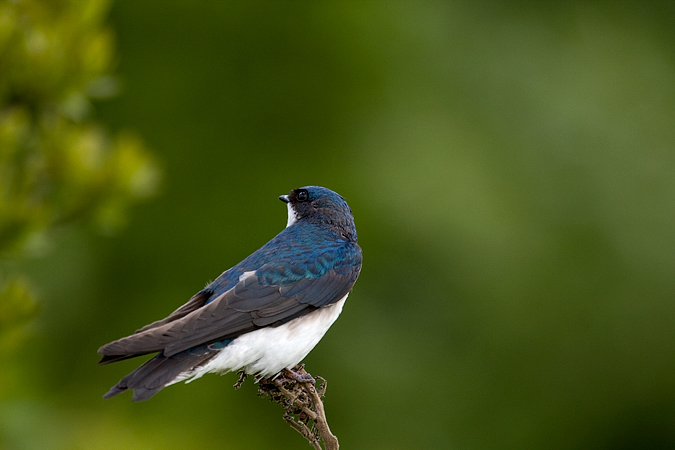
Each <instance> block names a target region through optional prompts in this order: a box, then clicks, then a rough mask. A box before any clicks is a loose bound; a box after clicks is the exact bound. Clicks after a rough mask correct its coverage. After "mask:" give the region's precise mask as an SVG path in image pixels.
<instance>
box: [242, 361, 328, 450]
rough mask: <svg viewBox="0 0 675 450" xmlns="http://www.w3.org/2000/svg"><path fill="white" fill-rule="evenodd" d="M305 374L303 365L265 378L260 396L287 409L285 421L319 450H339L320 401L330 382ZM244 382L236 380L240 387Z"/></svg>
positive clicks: (261, 384)
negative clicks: (317, 384)
mask: <svg viewBox="0 0 675 450" xmlns="http://www.w3.org/2000/svg"><path fill="white" fill-rule="evenodd" d="M316 378H317V380H318V381H319V388H318V390H317V387H316V380H314V378H313V377H312V376H311V375H310V374H309V373H307V372H306V371H305V368H304V366H295V367H294V368H293V370H286V369H285V370H284V371H283V372H282V373H281V374H279V375H278V376H277V377H275V378H271V379H269V378H262V379H261V380H260V381H259V384H258V395H259V396H261V397H265V396H269V397H270V401H272V402H273V403H278V404H280V405H281V406H282V408H284V416H283V418H284V420H285V421H286V422H287V423H288V424H289V425H290V426H291V427H293V429H295V430H296V431H297V432H298V433H300V434H301V435H302V436H303V437H304V438H305V439H307V441H308V442H309V444H310V445H311V446H312V447H314V448H315V449H316V450H322V448H321V442H323V445H324V448H325V450H338V449H339V448H340V445H339V443H338V439H337V437H335V435H334V434H333V433H332V432H331V431H330V427H329V426H328V421H327V420H326V410H325V408H324V406H323V401H322V400H321V398H322V397H323V396H324V395H325V393H326V387H327V386H328V382H327V381H326V380H325V379H323V378H321V377H316ZM241 382H243V379H241V377H240V380H239V381H237V385H241Z"/></svg>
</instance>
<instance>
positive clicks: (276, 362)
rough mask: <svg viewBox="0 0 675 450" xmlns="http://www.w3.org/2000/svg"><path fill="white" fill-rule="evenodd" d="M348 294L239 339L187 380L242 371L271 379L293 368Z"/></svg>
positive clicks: (323, 329) (335, 316)
mask: <svg viewBox="0 0 675 450" xmlns="http://www.w3.org/2000/svg"><path fill="white" fill-rule="evenodd" d="M347 295H349V294H347ZM347 295H345V296H344V297H343V298H342V299H341V300H340V301H338V302H337V303H334V304H332V305H331V306H327V307H324V308H320V309H318V310H316V311H314V312H311V313H309V314H306V315H304V316H302V317H298V318H296V319H293V320H291V321H290V322H288V323H285V324H283V325H280V326H278V327H267V328H261V329H260V330H256V331H252V332H250V333H246V334H243V335H241V336H239V337H238V338H236V339H235V340H234V341H232V342H231V343H230V344H229V345H228V346H227V347H225V348H224V349H222V350H221V351H220V353H218V355H216V356H215V357H214V358H213V359H211V360H210V361H209V362H208V363H206V364H205V365H204V366H202V367H198V368H195V369H194V371H193V372H192V373H191V374H190V375H189V378H192V379H194V378H199V377H201V376H202V375H203V374H205V373H208V372H216V373H226V372H232V371H236V370H242V369H243V370H244V372H246V373H247V374H249V375H259V376H263V377H270V376H272V375H276V374H277V373H279V372H280V371H281V370H282V369H284V368H291V367H293V366H294V365H296V364H298V363H299V362H300V361H302V360H303V358H304V357H305V356H307V354H308V353H309V352H310V351H311V350H312V349H313V348H314V346H316V344H318V342H319V341H320V340H321V338H322V337H323V335H324V334H326V331H328V328H330V326H331V325H332V324H333V322H335V320H336V319H337V318H338V316H339V315H340V312H341V311H342V306H343V305H344V303H345V300H346V299H347ZM182 379H185V378H182ZM176 381H179V380H176ZM174 382H175V381H174Z"/></svg>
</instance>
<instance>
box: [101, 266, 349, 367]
mask: <svg viewBox="0 0 675 450" xmlns="http://www.w3.org/2000/svg"><path fill="white" fill-rule="evenodd" d="M351 262H352V264H349V265H342V266H340V267H334V268H331V269H330V270H328V271H326V272H325V273H323V275H321V276H319V277H316V278H312V277H301V278H299V279H298V280H297V281H295V282H293V283H290V284H285V285H281V284H269V283H268V282H267V281H266V279H265V277H262V276H259V275H257V274H258V273H262V272H264V267H263V268H262V269H261V270H259V271H257V272H246V273H244V274H243V275H242V276H241V278H240V280H239V282H238V283H237V284H236V285H235V286H234V287H233V288H231V289H229V290H228V291H226V292H224V293H222V294H221V295H219V296H218V297H216V298H215V299H213V300H211V301H209V303H206V304H202V305H201V306H198V304H199V303H200V302H201V301H202V300H195V301H194V303H193V305H192V306H191V307H188V305H190V302H188V304H186V305H185V306H184V307H182V308H179V309H178V310H176V311H175V312H174V313H173V314H172V315H171V316H169V317H168V318H167V319H164V320H163V321H159V322H155V323H153V324H151V325H149V326H146V327H144V328H141V330H139V332H138V333H136V334H133V335H131V336H128V337H125V338H122V339H119V340H117V341H114V342H111V343H109V344H106V345H104V346H102V347H101V348H100V349H99V350H98V353H99V354H101V355H104V358H103V360H102V363H105V362H112V361H116V360H120V359H126V358H129V357H133V356H138V355H143V354H147V353H153V352H162V353H163V355H164V356H167V357H168V356H171V355H175V354H177V353H179V352H181V351H183V350H187V349H190V348H192V347H195V346H198V345H201V344H207V343H212V342H216V341H221V340H225V339H233V338H236V337H237V336H240V335H241V334H243V333H247V332H250V331H254V330H256V329H259V328H262V327H267V326H278V325H281V324H283V323H286V322H288V321H290V320H292V319H294V318H296V317H300V316H302V315H304V314H307V313H309V312H311V311H314V310H316V309H317V308H320V307H323V306H327V305H330V304H332V303H335V302H337V301H338V300H340V299H341V298H343V297H344V296H345V295H347V293H348V292H349V290H350V289H351V288H352V286H353V285H354V282H355V281H356V278H357V277H358V274H359V271H360V270H361V261H360V254H359V255H358V257H356V258H354V260H352V261H351ZM198 295H199V294H198ZM193 299H194V297H193ZM192 307H194V308H196V309H194V310H191V311H189V310H190V308H192ZM183 308H185V309H183ZM183 313H186V314H183ZM172 316H174V317H175V319H173V320H171V321H168V319H169V318H171V317H172Z"/></svg>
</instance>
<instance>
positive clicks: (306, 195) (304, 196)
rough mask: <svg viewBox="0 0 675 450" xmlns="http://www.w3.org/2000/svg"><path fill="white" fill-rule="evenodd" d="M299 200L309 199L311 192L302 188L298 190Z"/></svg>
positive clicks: (297, 197)
mask: <svg viewBox="0 0 675 450" xmlns="http://www.w3.org/2000/svg"><path fill="white" fill-rule="evenodd" d="M295 198H296V199H297V200H298V201H299V202H306V201H307V200H309V192H307V191H306V190H305V189H300V190H299V191H298V195H297V196H296V197H295Z"/></svg>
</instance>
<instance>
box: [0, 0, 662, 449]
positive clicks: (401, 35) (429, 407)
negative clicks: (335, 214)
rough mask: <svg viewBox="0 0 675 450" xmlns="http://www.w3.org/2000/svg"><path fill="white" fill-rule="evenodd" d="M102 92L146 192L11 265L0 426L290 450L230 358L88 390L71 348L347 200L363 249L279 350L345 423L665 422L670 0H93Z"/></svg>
mask: <svg viewBox="0 0 675 450" xmlns="http://www.w3.org/2000/svg"><path fill="white" fill-rule="evenodd" d="M110 24H111V26H112V27H113V28H114V30H115V32H116V35H117V49H118V55H119V65H118V69H117V74H118V75H119V78H120V80H121V82H122V87H123V89H122V93H121V95H119V96H118V97H117V98H115V99H113V100H111V101H107V102H101V103H99V104H97V105H96V116H97V118H98V119H99V120H101V121H103V122H104V123H106V124H107V125H108V127H109V128H110V129H111V130H112V131H114V132H116V131H118V130H126V129H131V130H134V131H135V132H137V133H138V134H139V135H140V136H142V137H143V139H144V140H145V142H146V144H147V145H148V146H149V147H150V148H151V149H153V150H154V152H155V155H156V156H157V158H158V159H159V161H160V163H161V165H162V168H163V171H164V181H163V188H162V192H161V193H160V195H159V196H158V197H156V198H155V199H154V200H151V201H149V202H147V203H145V204H143V205H142V206H140V207H137V208H136V209H135V210H134V211H133V213H132V216H131V220H130V223H129V226H128V227H127V228H125V229H124V230H122V231H121V232H120V233H119V234H117V235H114V236H100V235H95V234H92V233H91V232H90V231H87V230H85V229H80V228H75V229H72V228H71V229H68V230H64V231H62V232H61V233H60V234H59V235H58V236H57V239H56V242H55V244H54V245H53V246H52V247H51V248H50V249H49V251H48V252H47V253H46V254H45V255H43V256H42V257H40V258H37V257H36V258H33V259H32V260H30V261H29V262H28V263H27V264H26V265H27V269H28V270H29V272H30V274H31V277H32V279H33V281H34V283H35V285H36V286H37V291H38V293H39V297H40V299H41V303H42V313H41V315H40V316H39V318H38V319H37V320H36V321H35V322H34V324H33V325H32V327H31V332H32V333H33V338H32V339H31V340H30V341H29V344H28V346H27V347H26V348H25V350H24V351H23V352H21V353H19V358H17V360H16V361H11V362H10V363H8V365H7V366H6V367H8V368H9V370H11V371H12V373H13V374H14V375H15V379H16V380H17V381H15V383H14V386H13V389H14V396H13V399H11V400H10V401H9V402H8V403H7V404H5V405H2V406H0V414H2V416H3V421H4V423H5V425H4V430H3V432H4V433H6V436H7V439H6V442H8V445H9V447H8V449H7V450H23V449H41V450H42V449H47V450H49V449H161V450H170V449H185V448H200V449H205V450H207V449H219V450H221V449H223V450H224V449H230V448H232V449H248V448H250V449H267V448H269V449H272V448H274V449H277V448H309V446H308V445H307V443H306V442H304V440H303V439H302V438H301V437H300V436H299V435H298V434H297V433H295V432H294V431H293V430H291V429H290V427H288V425H287V424H285V423H284V422H283V420H282V419H281V410H280V408H279V407H278V406H276V405H272V404H270V403H269V402H267V401H266V400H262V399H259V398H256V396H255V392H256V390H255V387H254V386H253V385H252V383H251V382H250V381H249V382H247V383H246V384H245V385H244V387H243V388H242V389H241V390H239V391H235V390H234V389H233V388H232V384H234V382H235V380H236V377H235V376H234V375H233V374H229V375H226V376H223V377H219V376H215V375H210V376H206V377H204V378H203V379H200V380H199V381H197V382H195V383H192V384H189V385H187V386H185V385H178V386H172V387H169V388H167V389H166V390H164V391H162V392H161V393H160V394H158V395H157V396H156V397H155V398H153V399H152V400H150V401H148V402H145V403H131V399H130V397H131V396H130V395H122V396H120V397H117V398H114V399H112V400H106V401H104V400H102V399H101V398H100V397H101V395H102V394H103V393H105V392H106V391H107V389H108V388H109V387H110V386H111V385H112V384H114V383H115V382H116V381H117V380H118V379H119V378H120V377H122V376H123V375H125V374H126V373H128V372H129V371H131V370H133V369H134V368H135V367H136V365H137V362H136V361H126V362H122V363H119V364H115V365H112V366H106V367H97V366H96V362H97V360H98V358H97V355H96V349H97V348H98V347H99V345H101V344H103V343H105V342H108V341H110V340H112V339H115V338H118V337H120V336H122V335H124V334H127V333H130V332H132V331H133V330H135V329H136V328H138V327H140V326H142V325H145V324H146V323H149V322H151V321H153V320H156V319H159V318H161V317H164V315H166V314H168V313H169V312H171V311H172V310H173V309H175V308H176V307H177V306H179V305H180V304H182V303H183V302H185V301H186V300H187V299H188V298H189V297H190V296H191V295H192V294H193V293H195V292H196V291H198V290H199V289H200V288H202V287H203V285H204V284H205V283H206V282H207V281H209V280H211V279H213V278H215V277H216V276H217V275H218V274H220V272H222V271H223V270H225V269H227V268H229V267H230V266H232V265H234V264H235V263H237V262H238V261H239V260H241V259H242V258H243V257H245V256H246V255H248V254H249V253H251V252H252V251H254V250H255V249H256V248H258V247H259V246H260V245H262V244H264V243H265V242H266V241H267V240H268V239H270V238H271V237H273V236H274V235H275V234H276V233H277V232H278V231H280V230H281V229H282V228H283V227H284V225H285V222H286V208H285V206H284V205H283V204H282V203H281V202H279V201H278V200H277V199H276V198H277V196H278V195H280V194H283V193H287V192H288V191H289V190H290V189H292V188H295V187H298V186H302V185H307V184H318V185H323V186H327V187H329V188H331V189H333V190H335V191H337V192H339V193H340V194H342V195H343V196H344V197H345V198H346V199H347V201H348V202H349V204H350V206H351V208H352V210H353V212H354V215H355V218H356V224H357V228H358V232H359V242H360V244H361V246H362V248H363V251H364V266H363V271H362V273H361V278H360V279H359V281H358V283H357V284H356V287H355V289H354V291H353V293H352V294H351V295H350V298H349V301H348V302H347V304H346V306H345V309H344V311H343V314H342V316H341V317H340V320H338V321H337V322H336V324H335V325H334V326H333V327H332V329H331V330H330V331H329V332H328V334H327V335H326V337H325V338H324V339H323V340H322V341H321V343H320V344H319V345H318V346H317V348H316V349H315V350H314V351H313V352H312V353H311V354H310V355H309V357H307V358H306V360H305V362H306V363H307V369H308V370H309V371H310V372H312V373H314V374H320V375H322V376H324V377H325V378H327V379H328V381H329V388H328V394H327V397H326V408H327V413H328V418H329V422H330V425H331V427H332V429H333V431H334V432H335V434H336V435H337V436H338V437H339V439H340V443H341V445H342V448H344V449H420V448H424V449H427V448H430V449H437V448H439V449H442V448H457V449H467V450H469V449H477V450H478V449H496V448H504V449H507V448H508V449H513V448H522V449H524V448H532V449H543V448H546V449H608V450H615V449H616V450H622V449H636V448H645V449H647V448H649V449H660V448H663V449H665V448H673V447H675V377H674V373H675V339H674V338H675V336H674V334H675V277H674V275H675V232H674V231H673V224H674V223H675V8H674V7H673V6H672V3H671V2H661V3H659V2H633V3H624V2H605V3H586V2H543V4H539V3H535V2H510V3H497V2H471V1H466V2H440V1H438V2H432V1H410V2H390V1H380V2H356V1H354V2H221V1H215V0H214V1H191V2H176V1H140V2H136V1H130V0H125V1H119V2H116V3H114V4H113V6H112V9H111V14H110Z"/></svg>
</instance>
